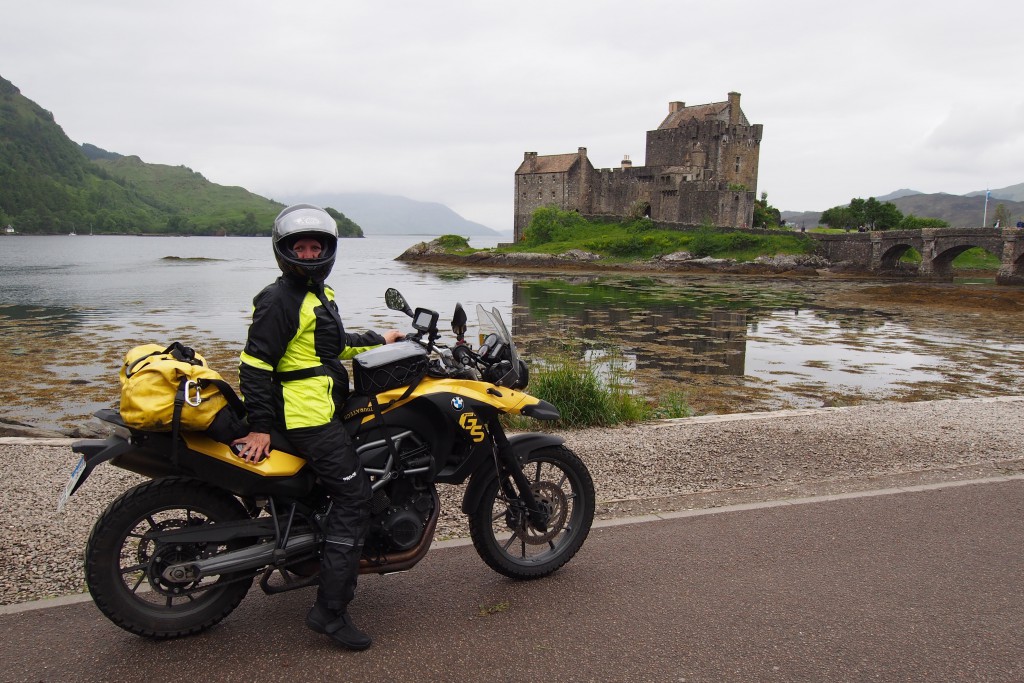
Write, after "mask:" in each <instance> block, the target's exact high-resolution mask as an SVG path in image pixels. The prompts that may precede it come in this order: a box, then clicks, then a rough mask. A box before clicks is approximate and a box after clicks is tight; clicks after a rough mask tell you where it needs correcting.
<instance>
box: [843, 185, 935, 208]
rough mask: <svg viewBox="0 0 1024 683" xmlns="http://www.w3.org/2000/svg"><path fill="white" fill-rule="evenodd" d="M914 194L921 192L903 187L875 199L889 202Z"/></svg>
mask: <svg viewBox="0 0 1024 683" xmlns="http://www.w3.org/2000/svg"><path fill="white" fill-rule="evenodd" d="M915 194H922V193H921V192H918V191H917V190H908V189H905V188H904V189H902V190H896V191H895V192H890V193H889V194H887V195H883V196H881V197H875V199H877V200H878V201H880V202H891V201H892V200H894V199H901V198H903V197H911V196H913V195H915ZM830 208H831V207H830Z"/></svg>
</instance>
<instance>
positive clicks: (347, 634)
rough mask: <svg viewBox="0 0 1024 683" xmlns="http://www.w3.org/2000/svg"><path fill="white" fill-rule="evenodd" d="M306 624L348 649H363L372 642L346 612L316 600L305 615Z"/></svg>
mask: <svg viewBox="0 0 1024 683" xmlns="http://www.w3.org/2000/svg"><path fill="white" fill-rule="evenodd" d="M306 626H308V627H309V628H311V629H313V630H314V631H316V632H317V633H325V634H327V635H328V636H330V637H331V638H332V639H333V640H334V641H335V642H336V643H338V644H339V645H342V646H344V647H347V648H348V649H350V650H365V649H366V648H368V647H370V645H372V644H373V640H372V639H371V638H370V636H368V635H366V634H365V633H363V632H362V631H360V630H359V629H358V628H357V627H356V625H355V624H354V623H352V617H350V616H349V615H348V612H337V611H335V610H331V609H328V608H327V607H324V606H323V605H322V604H321V603H320V602H316V603H315V604H314V605H313V608H312V609H311V610H309V614H307V615H306Z"/></svg>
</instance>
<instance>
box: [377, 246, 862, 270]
mask: <svg viewBox="0 0 1024 683" xmlns="http://www.w3.org/2000/svg"><path fill="white" fill-rule="evenodd" d="M395 260H396V261H402V262H406V263H423V264H428V265H442V266H443V265H458V266H462V267H467V268H474V267H479V268H502V269H514V270H531V271H532V270H547V271H552V270H554V271H566V270H569V271H609V272H622V271H641V272H661V273H705V274H708V273H714V274H732V275H784V276H807V277H814V276H818V275H827V274H848V275H849V274H856V273H857V272H858V271H856V270H855V269H852V268H851V267H850V265H849V264H846V263H831V262H829V261H828V260H826V259H824V258H822V257H821V256H815V255H811V254H784V255H776V256H761V257H758V258H757V259H755V260H753V261H735V260H733V259H718V258H712V257H703V258H697V257H695V256H694V255H692V254H690V253H689V252H685V251H680V252H675V253H672V254H665V255H663V256H659V257H656V258H652V259H645V260H637V261H628V262H622V261H615V262H609V261H607V260H606V259H603V258H602V257H601V256H599V255H598V254H593V253H590V252H587V251H583V250H580V249H570V250H569V251H566V252H563V253H561V254H541V253H532V252H518V253H500V252H495V251H477V252H474V253H472V254H466V255H460V254H452V253H449V252H448V251H447V250H445V249H444V248H443V247H442V246H441V245H440V243H439V241H438V240H433V241H431V242H420V243H418V244H415V245H413V246H411V247H409V248H408V249H407V250H406V251H405V252H404V253H402V254H401V255H400V256H398V257H397V258H396V259H395Z"/></svg>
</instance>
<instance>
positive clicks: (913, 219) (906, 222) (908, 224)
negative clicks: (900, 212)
mask: <svg viewBox="0 0 1024 683" xmlns="http://www.w3.org/2000/svg"><path fill="white" fill-rule="evenodd" d="M948 227H949V223H947V222H946V221H944V220H942V219H941V218H918V217H917V216H915V215H914V214H912V213H908V214H907V215H906V216H904V217H903V220H901V221H900V224H899V226H898V228H899V229H900V230H920V229H921V228H948Z"/></svg>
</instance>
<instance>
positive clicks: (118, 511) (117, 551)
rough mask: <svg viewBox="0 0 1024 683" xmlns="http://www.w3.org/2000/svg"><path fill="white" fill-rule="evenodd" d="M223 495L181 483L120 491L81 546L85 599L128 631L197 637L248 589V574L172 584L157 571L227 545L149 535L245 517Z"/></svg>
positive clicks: (209, 488)
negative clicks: (173, 541) (165, 539)
mask: <svg viewBox="0 0 1024 683" xmlns="http://www.w3.org/2000/svg"><path fill="white" fill-rule="evenodd" d="M247 518H248V515H247V514H246V512H245V510H244V508H243V507H242V506H241V504H240V503H239V502H238V501H237V500H236V499H235V498H233V497H232V496H231V495H230V494H228V493H226V492H225V491H223V490H221V489H218V488H215V487H213V486H210V485H209V484H204V483H202V482H198V481H195V480H188V479H175V478H168V479H157V480H155V481H149V482H145V483H143V484H140V485H138V486H136V487H135V488H133V489H131V490H129V491H127V492H125V493H124V494H122V495H121V497H119V498H118V499H117V500H115V501H114V502H113V503H111V504H110V506H109V507H108V508H107V509H106V511H105V512H104V513H103V514H102V515H101V516H100V518H99V519H98V520H97V521H96V525H95V526H94V527H93V530H92V533H91V534H90V535H89V542H88V544H87V545H86V549H85V580H86V584H87V585H88V587H89V592H90V593H91V594H92V598H93V601H94V602H95V603H96V606H97V607H99V608H100V611H102V612H103V614H105V615H106V616H107V618H109V619H110V620H111V621H113V622H114V623H115V624H117V625H118V626H120V627H121V628H123V629H125V630H126V631H131V632H132V633H135V634H138V635H142V636H148V637H151V638H173V637H176V636H184V635H190V634H194V633H199V632H200V631H203V630H205V629H207V628H209V627H210V626H213V625H214V624H216V623H217V622H218V621H220V620H221V619H223V618H224V617H226V616H227V615H228V614H230V613H231V611H232V610H233V609H234V608H235V607H237V606H238V603H239V602H241V601H242V598H243V597H244V596H245V594H246V592H247V591H248V590H249V586H250V585H251V584H252V575H251V574H246V573H243V574H240V575H235V576H232V575H223V576H216V577H208V578H202V579H199V580H197V581H191V582H172V581H169V580H168V579H167V578H166V577H165V576H164V575H163V570H164V569H165V568H166V567H168V566H170V565H172V564H175V563H178V562H185V561H188V560H190V559H198V558H200V557H209V556H210V555H212V554H215V553H217V552H221V551H224V550H227V549H229V547H228V546H229V544H223V545H222V544H207V543H177V544H174V545H170V544H167V545H162V544H159V543H157V542H156V541H155V540H153V539H152V538H150V536H151V534H152V532H161V531H169V530H171V529H183V528H187V527H194V526H197V525H203V524H218V523H221V522H229V521H235V520H243V519H247Z"/></svg>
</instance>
